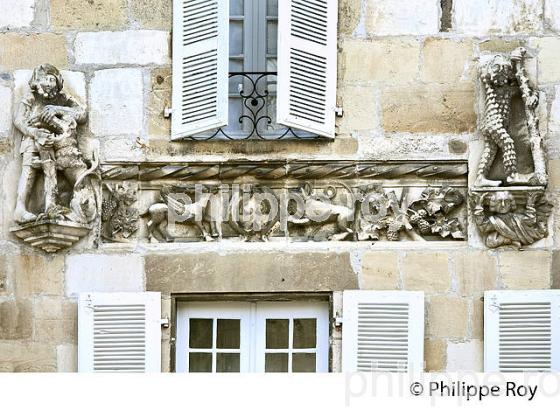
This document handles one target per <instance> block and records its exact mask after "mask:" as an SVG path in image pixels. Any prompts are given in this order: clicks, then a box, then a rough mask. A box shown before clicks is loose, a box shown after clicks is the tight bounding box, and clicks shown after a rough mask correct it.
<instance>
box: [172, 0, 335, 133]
mask: <svg viewBox="0 0 560 410" xmlns="http://www.w3.org/2000/svg"><path fill="white" fill-rule="evenodd" d="M336 28H337V2H336V1H332V0H285V1H281V2H278V1H277V0H229V1H228V0H174V29H173V33H174V34H173V122H172V124H173V126H172V130H173V131H172V133H173V138H191V139H209V138H215V137H216V138H222V139H246V138H263V139H280V138H287V137H300V138H312V137H316V136H323V137H331V138H332V137H334V122H335V121H334V119H335V111H336V106H335V105H336V38H337V35H336V34H337V33H336Z"/></svg>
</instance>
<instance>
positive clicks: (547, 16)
mask: <svg viewBox="0 0 560 410" xmlns="http://www.w3.org/2000/svg"><path fill="white" fill-rule="evenodd" d="M544 24H545V27H546V28H547V29H549V30H553V31H556V32H559V31H560V0H545V2H544Z"/></svg>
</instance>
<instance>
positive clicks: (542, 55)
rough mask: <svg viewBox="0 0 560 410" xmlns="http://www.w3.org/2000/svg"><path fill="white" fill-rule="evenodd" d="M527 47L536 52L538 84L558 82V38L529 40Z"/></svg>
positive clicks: (559, 72)
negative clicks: (534, 49) (532, 48)
mask: <svg viewBox="0 0 560 410" xmlns="http://www.w3.org/2000/svg"><path fill="white" fill-rule="evenodd" d="M529 45H530V47H534V48H536V49H537V50H538V57H537V58H538V63H539V64H538V65H539V84H544V83H555V82H560V65H559V64H558V55H559V54H560V38H558V37H542V38H531V39H530V41H529Z"/></svg>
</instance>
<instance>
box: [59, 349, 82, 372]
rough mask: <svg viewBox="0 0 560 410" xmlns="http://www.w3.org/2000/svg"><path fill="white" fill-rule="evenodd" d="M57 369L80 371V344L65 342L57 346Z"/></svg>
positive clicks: (61, 370) (60, 370)
mask: <svg viewBox="0 0 560 410" xmlns="http://www.w3.org/2000/svg"><path fill="white" fill-rule="evenodd" d="M56 370H57V371H58V372H59V373H60V372H61V373H75V372H77V371H78V346H76V345H71V344H63V345H59V346H57V347H56Z"/></svg>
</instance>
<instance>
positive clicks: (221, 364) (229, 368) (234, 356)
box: [216, 353, 240, 373]
mask: <svg viewBox="0 0 560 410" xmlns="http://www.w3.org/2000/svg"><path fill="white" fill-rule="evenodd" d="M239 356H240V354H239V353H218V354H217V355H216V372H218V373H239Z"/></svg>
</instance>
